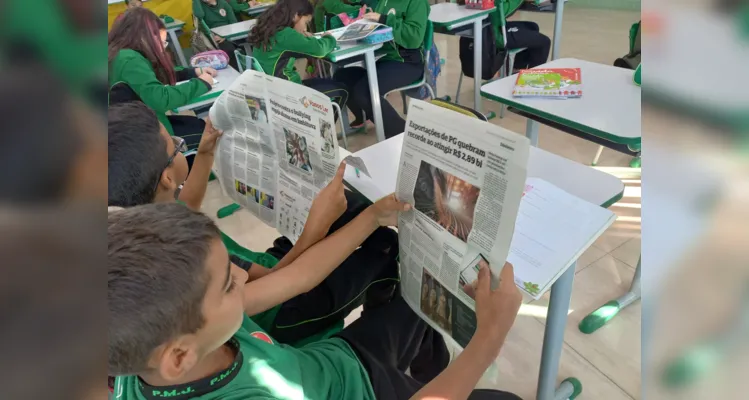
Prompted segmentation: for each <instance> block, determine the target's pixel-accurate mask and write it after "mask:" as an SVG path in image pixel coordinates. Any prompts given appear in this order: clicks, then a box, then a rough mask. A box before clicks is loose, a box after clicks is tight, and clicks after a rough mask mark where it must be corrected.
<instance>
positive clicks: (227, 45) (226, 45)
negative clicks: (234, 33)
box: [218, 39, 239, 71]
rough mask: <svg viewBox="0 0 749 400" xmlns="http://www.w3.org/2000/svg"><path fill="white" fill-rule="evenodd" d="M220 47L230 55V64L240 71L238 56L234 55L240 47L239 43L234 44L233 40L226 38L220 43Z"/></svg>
mask: <svg viewBox="0 0 749 400" xmlns="http://www.w3.org/2000/svg"><path fill="white" fill-rule="evenodd" d="M218 48H219V49H220V50H223V51H224V52H226V55H228V56H229V65H231V67H232V68H234V69H236V70H237V71H239V66H238V65H237V57H234V50H236V49H238V47H237V45H236V44H234V43H233V42H232V41H231V40H229V39H225V40H224V41H223V42H221V43H219V44H218Z"/></svg>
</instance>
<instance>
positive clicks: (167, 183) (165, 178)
mask: <svg viewBox="0 0 749 400" xmlns="http://www.w3.org/2000/svg"><path fill="white" fill-rule="evenodd" d="M170 167H171V166H170ZM159 187H160V188H161V190H165V191H167V192H169V193H173V192H174V191H175V190H177V182H176V181H175V179H174V177H172V168H169V167H167V168H165V169H164V170H163V171H162V172H161V178H160V179H159Z"/></svg>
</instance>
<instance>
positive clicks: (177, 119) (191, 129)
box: [167, 115, 205, 169]
mask: <svg viewBox="0 0 749 400" xmlns="http://www.w3.org/2000/svg"><path fill="white" fill-rule="evenodd" d="M167 118H168V119H169V122H170V123H171V124H172V131H173V132H174V136H179V137H181V138H182V139H185V143H187V149H188V150H193V149H197V148H198V144H200V138H201V137H202V136H203V131H204V130H205V121H203V120H202V119H200V118H198V117H193V116H192V115H168V116H167ZM194 158H195V157H187V167H188V168H189V169H192V163H193V161H194Z"/></svg>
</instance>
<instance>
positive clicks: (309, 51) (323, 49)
mask: <svg viewBox="0 0 749 400" xmlns="http://www.w3.org/2000/svg"><path fill="white" fill-rule="evenodd" d="M282 39H283V41H282ZM282 39H279V40H278V42H277V43H276V46H283V48H284V49H286V50H288V51H293V52H296V53H301V54H305V55H308V56H311V57H318V58H319V57H325V56H326V55H328V54H329V53H330V52H331V51H333V50H335V45H336V40H335V38H334V37H333V36H331V35H325V36H323V37H321V38H319V39H318V38H316V37H311V36H304V35H303V34H301V33H299V32H297V31H294V32H292V33H290V34H289V35H287V36H286V37H284V38H282Z"/></svg>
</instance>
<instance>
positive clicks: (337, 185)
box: [304, 163, 348, 237]
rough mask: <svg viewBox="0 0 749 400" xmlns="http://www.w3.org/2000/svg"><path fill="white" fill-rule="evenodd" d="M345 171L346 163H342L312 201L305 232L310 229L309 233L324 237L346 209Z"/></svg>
mask: <svg viewBox="0 0 749 400" xmlns="http://www.w3.org/2000/svg"><path fill="white" fill-rule="evenodd" d="M344 172H346V163H341V165H339V166H338V171H336V174H335V176H334V177H333V180H331V181H330V183H328V185H327V186H325V187H324V188H323V189H322V190H321V191H320V192H319V193H317V197H315V200H313V201H312V207H310V210H309V216H308V217H307V223H306V224H305V225H304V232H307V231H309V234H312V235H318V236H320V237H323V236H325V235H326V234H327V233H328V230H330V227H331V225H333V222H335V220H337V219H338V217H340V216H341V215H342V214H343V212H344V211H346V207H347V206H348V203H347V201H346V195H345V193H344V192H345V187H344V185H343V174H344Z"/></svg>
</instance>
